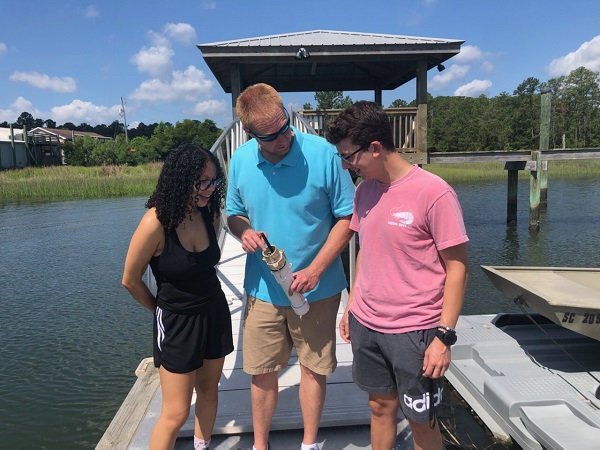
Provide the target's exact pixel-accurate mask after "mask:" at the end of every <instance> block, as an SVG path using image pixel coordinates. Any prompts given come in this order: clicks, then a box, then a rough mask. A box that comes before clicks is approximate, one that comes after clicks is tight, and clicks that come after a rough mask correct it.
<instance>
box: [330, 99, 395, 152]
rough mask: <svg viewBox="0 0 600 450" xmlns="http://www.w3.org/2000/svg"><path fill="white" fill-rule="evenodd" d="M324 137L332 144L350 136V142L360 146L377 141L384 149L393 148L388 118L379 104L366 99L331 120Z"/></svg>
mask: <svg viewBox="0 0 600 450" xmlns="http://www.w3.org/2000/svg"><path fill="white" fill-rule="evenodd" d="M325 137H326V138H327V141H329V143H331V144H333V145H337V144H338V143H339V142H340V141H341V140H342V139H345V138H350V142H351V143H352V144H355V145H359V146H361V147H363V146H366V145H369V144H370V143H371V142H373V141H379V142H381V145H383V147H384V148H385V149H386V150H388V151H392V150H394V135H393V134H392V126H391V124H390V118H389V117H388V116H387V114H386V113H385V111H384V110H383V108H382V107H381V106H379V105H378V104H377V103H375V102H369V101H366V100H360V101H358V102H356V103H354V104H353V105H352V106H349V107H348V108H346V109H345V110H343V111H342V112H341V113H339V114H338V115H337V116H336V117H335V118H334V119H333V120H331V121H330V122H329V124H328V125H327V133H326V135H325Z"/></svg>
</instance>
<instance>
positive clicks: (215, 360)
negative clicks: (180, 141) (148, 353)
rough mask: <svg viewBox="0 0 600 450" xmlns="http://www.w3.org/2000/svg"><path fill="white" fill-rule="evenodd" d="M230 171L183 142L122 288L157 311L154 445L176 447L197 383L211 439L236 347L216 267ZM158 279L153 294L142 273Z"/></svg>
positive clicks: (201, 426) (152, 201)
mask: <svg viewBox="0 0 600 450" xmlns="http://www.w3.org/2000/svg"><path fill="white" fill-rule="evenodd" d="M224 191H225V188H224V183H223V170H222V168H221V166H220V164H219V161H218V160H217V158H216V157H215V156H214V155H213V154H212V153H210V152H209V151H208V150H206V149H204V148H202V147H199V146H196V145H192V144H185V145H181V146H179V147H178V148H176V149H175V150H173V151H172V152H171V153H170V154H169V156H168V157H167V158H166V160H165V163H164V166H163V168H162V171H161V173H160V176H159V179H158V184H157V186H156V190H155V191H154V193H153V194H152V195H151V196H150V198H149V199H148V202H147V203H146V207H147V208H149V209H148V211H147V212H146V214H144V216H143V217H142V219H141V221H140V224H139V226H138V228H137V230H136V231H135V233H134V234H133V237H132V238H131V243H130V244H129V250H128V252H127V258H126V259H125V270H124V273H123V286H125V288H126V289H127V290H128V291H129V293H130V294H131V295H132V297H133V298H134V299H135V300H136V301H138V302H139V303H140V304H141V305H143V306H145V307H146V308H148V309H149V310H150V311H152V312H153V313H154V352H153V353H154V365H155V366H156V367H159V375H160V384H161V389H162V411H161V415H160V417H159V418H158V421H157V422H156V425H155V427H154V429H153V431H152V436H151V438H150V449H153V450H154V449H172V448H173V447H174V445H175V441H176V439H177V434H178V432H179V430H180V428H181V427H182V426H183V424H184V423H185V421H186V420H187V418H188V415H189V410H190V404H191V399H192V393H193V390H194V388H195V390H196V395H197V400H196V407H195V408H196V409H195V416H196V420H195V426H194V448H196V449H207V448H208V447H209V444H210V437H211V434H212V430H213V426H214V423H215V418H216V415H217V405H218V385H219V379H220V377H221V372H222V370H223V362H224V360H225V356H226V355H227V354H229V353H231V352H232V351H233V338H232V331H231V316H230V312H229V307H228V305H227V300H226V299H225V294H224V293H223V291H222V289H221V284H220V282H219V279H218V278H217V273H216V269H215V265H216V264H217V263H218V262H219V259H220V257H221V252H220V249H219V246H218V244H217V231H218V226H219V220H220V217H219V213H220V208H221V205H222V203H223V197H224V195H225V192H224ZM148 264H150V267H151V269H152V273H153V274H154V277H155V278H156V284H157V294H156V296H154V295H153V294H152V293H151V292H150V290H149V289H148V287H147V286H146V284H145V283H144V282H143V281H142V276H143V274H144V272H145V270H146V268H147V266H148Z"/></svg>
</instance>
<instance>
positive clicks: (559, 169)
mask: <svg viewBox="0 0 600 450" xmlns="http://www.w3.org/2000/svg"><path fill="white" fill-rule="evenodd" d="M423 167H424V168H425V169H426V170H428V171H429V172H432V173H435V174H436V175H439V176H440V177H442V178H443V179H444V180H446V181H447V182H448V183H450V184H454V183H473V182H479V181H481V182H484V181H493V180H503V179H507V178H508V171H506V170H504V162H485V163H464V164H429V165H426V166H423ZM529 175H530V172H529V171H527V170H520V171H519V179H529ZM596 177H600V159H586V160H557V161H548V180H549V181H550V180H552V179H575V178H596Z"/></svg>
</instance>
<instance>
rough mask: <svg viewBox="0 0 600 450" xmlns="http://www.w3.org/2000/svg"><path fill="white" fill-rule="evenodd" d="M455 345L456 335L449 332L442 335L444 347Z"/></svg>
mask: <svg viewBox="0 0 600 450" xmlns="http://www.w3.org/2000/svg"><path fill="white" fill-rule="evenodd" d="M455 343H456V333H453V332H451V331H446V332H445V333H444V344H446V345H454V344H455Z"/></svg>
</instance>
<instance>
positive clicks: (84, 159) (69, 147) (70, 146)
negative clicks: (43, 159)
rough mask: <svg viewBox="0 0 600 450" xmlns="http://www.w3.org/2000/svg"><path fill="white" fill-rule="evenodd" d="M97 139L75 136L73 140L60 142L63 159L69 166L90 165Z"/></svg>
mask: <svg viewBox="0 0 600 450" xmlns="http://www.w3.org/2000/svg"><path fill="white" fill-rule="evenodd" d="M96 144H97V141H96V140H95V139H92V138H91V137H89V136H79V137H76V138H75V140H74V141H73V142H70V141H67V142H64V143H63V144H61V148H62V151H63V153H64V155H65V161H66V163H67V164H70V165H71V166H91V165H94V164H92V162H91V155H92V151H93V150H94V147H95V146H96Z"/></svg>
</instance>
